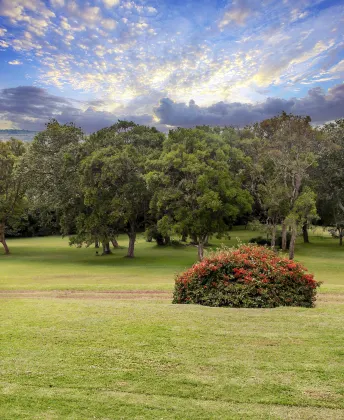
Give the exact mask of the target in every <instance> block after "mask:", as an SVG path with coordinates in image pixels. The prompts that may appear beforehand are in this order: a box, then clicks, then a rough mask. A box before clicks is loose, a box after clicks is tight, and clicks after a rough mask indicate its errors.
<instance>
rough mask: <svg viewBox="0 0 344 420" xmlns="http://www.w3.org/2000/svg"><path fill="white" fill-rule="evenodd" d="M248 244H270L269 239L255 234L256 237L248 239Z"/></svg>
mask: <svg viewBox="0 0 344 420" xmlns="http://www.w3.org/2000/svg"><path fill="white" fill-rule="evenodd" d="M250 244H257V245H268V246H271V240H269V239H266V238H263V237H262V236H257V237H256V238H251V239H250Z"/></svg>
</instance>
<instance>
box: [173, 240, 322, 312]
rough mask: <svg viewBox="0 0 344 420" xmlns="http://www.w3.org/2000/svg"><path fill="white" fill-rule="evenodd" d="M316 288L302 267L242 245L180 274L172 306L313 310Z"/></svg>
mask: <svg viewBox="0 0 344 420" xmlns="http://www.w3.org/2000/svg"><path fill="white" fill-rule="evenodd" d="M319 286H320V283H319V282H316V281H315V280H314V277H313V275H312V274H307V273H306V269H305V268H304V267H303V266H302V265H301V264H299V263H296V262H294V261H292V260H289V259H287V258H282V257H280V256H278V255H276V254H275V253H274V252H273V251H271V250H268V249H267V248H265V247H259V246H255V245H241V246H240V247H239V248H238V249H223V250H220V251H218V252H216V253H214V254H212V255H210V256H209V257H207V258H205V259H204V260H203V261H202V262H200V263H197V264H194V265H193V266H192V267H191V268H190V269H189V270H187V271H185V272H184V273H182V274H181V275H179V276H178V277H177V279H176V283H175V291H174V298H173V303H196V304H201V305H206V306H229V307H245V308H274V307H277V306H304V307H312V306H313V305H314V301H315V298H316V289H317V287H319Z"/></svg>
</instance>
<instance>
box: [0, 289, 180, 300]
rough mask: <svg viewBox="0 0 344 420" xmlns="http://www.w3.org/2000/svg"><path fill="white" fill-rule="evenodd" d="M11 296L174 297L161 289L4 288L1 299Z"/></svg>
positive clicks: (0, 293)
mask: <svg viewBox="0 0 344 420" xmlns="http://www.w3.org/2000/svg"><path fill="white" fill-rule="evenodd" d="M1 298H3V299H9V298H25V299H27V298H35V299H43V298H53V299H129V300H131V299H142V300H145V299H155V300H156V299H172V294H171V292H167V291H159V290H115V291H114V290H109V291H101V292H98V291H80V290H51V291H50V290H49V291H45V290H44V291H42V290H2V291H0V299H1Z"/></svg>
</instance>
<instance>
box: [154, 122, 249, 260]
mask: <svg viewBox="0 0 344 420" xmlns="http://www.w3.org/2000/svg"><path fill="white" fill-rule="evenodd" d="M231 157H232V155H231V148H230V146H229V145H228V144H226V143H225V142H224V140H223V139H222V138H221V136H220V135H218V134H216V133H213V132H212V131H210V130H204V129H200V128H198V129H184V128H179V129H176V130H171V131H170V132H169V135H168V138H167V139H166V141H165V142H164V147H163V152H162V154H161V157H160V158H159V160H157V161H156V162H155V164H154V165H153V169H152V171H151V172H150V173H149V174H148V175H147V181H148V184H149V186H150V189H151V191H152V193H153V199H152V201H151V208H152V210H153V211H154V212H155V213H156V215H157V217H158V220H159V222H158V229H159V231H160V232H161V233H162V234H163V235H166V236H170V235H172V234H174V233H176V234H178V235H180V236H182V235H185V234H186V233H187V234H188V235H189V236H191V237H192V238H194V239H195V240H196V241H197V244H198V258H199V259H202V258H203V253H204V244H205V242H206V240H207V238H208V237H209V236H210V235H213V234H217V235H219V236H220V235H222V234H224V233H225V232H226V231H228V229H229V225H230V224H231V223H232V222H233V220H235V219H236V217H237V216H238V215H239V214H240V213H245V212H249V211H250V210H251V203H252V199H251V196H250V194H249V193H248V192H247V191H244V190H242V188H241V183H240V181H241V180H240V178H238V177H236V176H235V174H234V173H232V171H231V167H230V163H229V162H230V159H231Z"/></svg>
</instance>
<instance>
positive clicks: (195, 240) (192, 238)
mask: <svg viewBox="0 0 344 420" xmlns="http://www.w3.org/2000/svg"><path fill="white" fill-rule="evenodd" d="M190 243H191V244H192V245H197V244H198V240H197V236H196V235H191V242H190Z"/></svg>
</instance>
